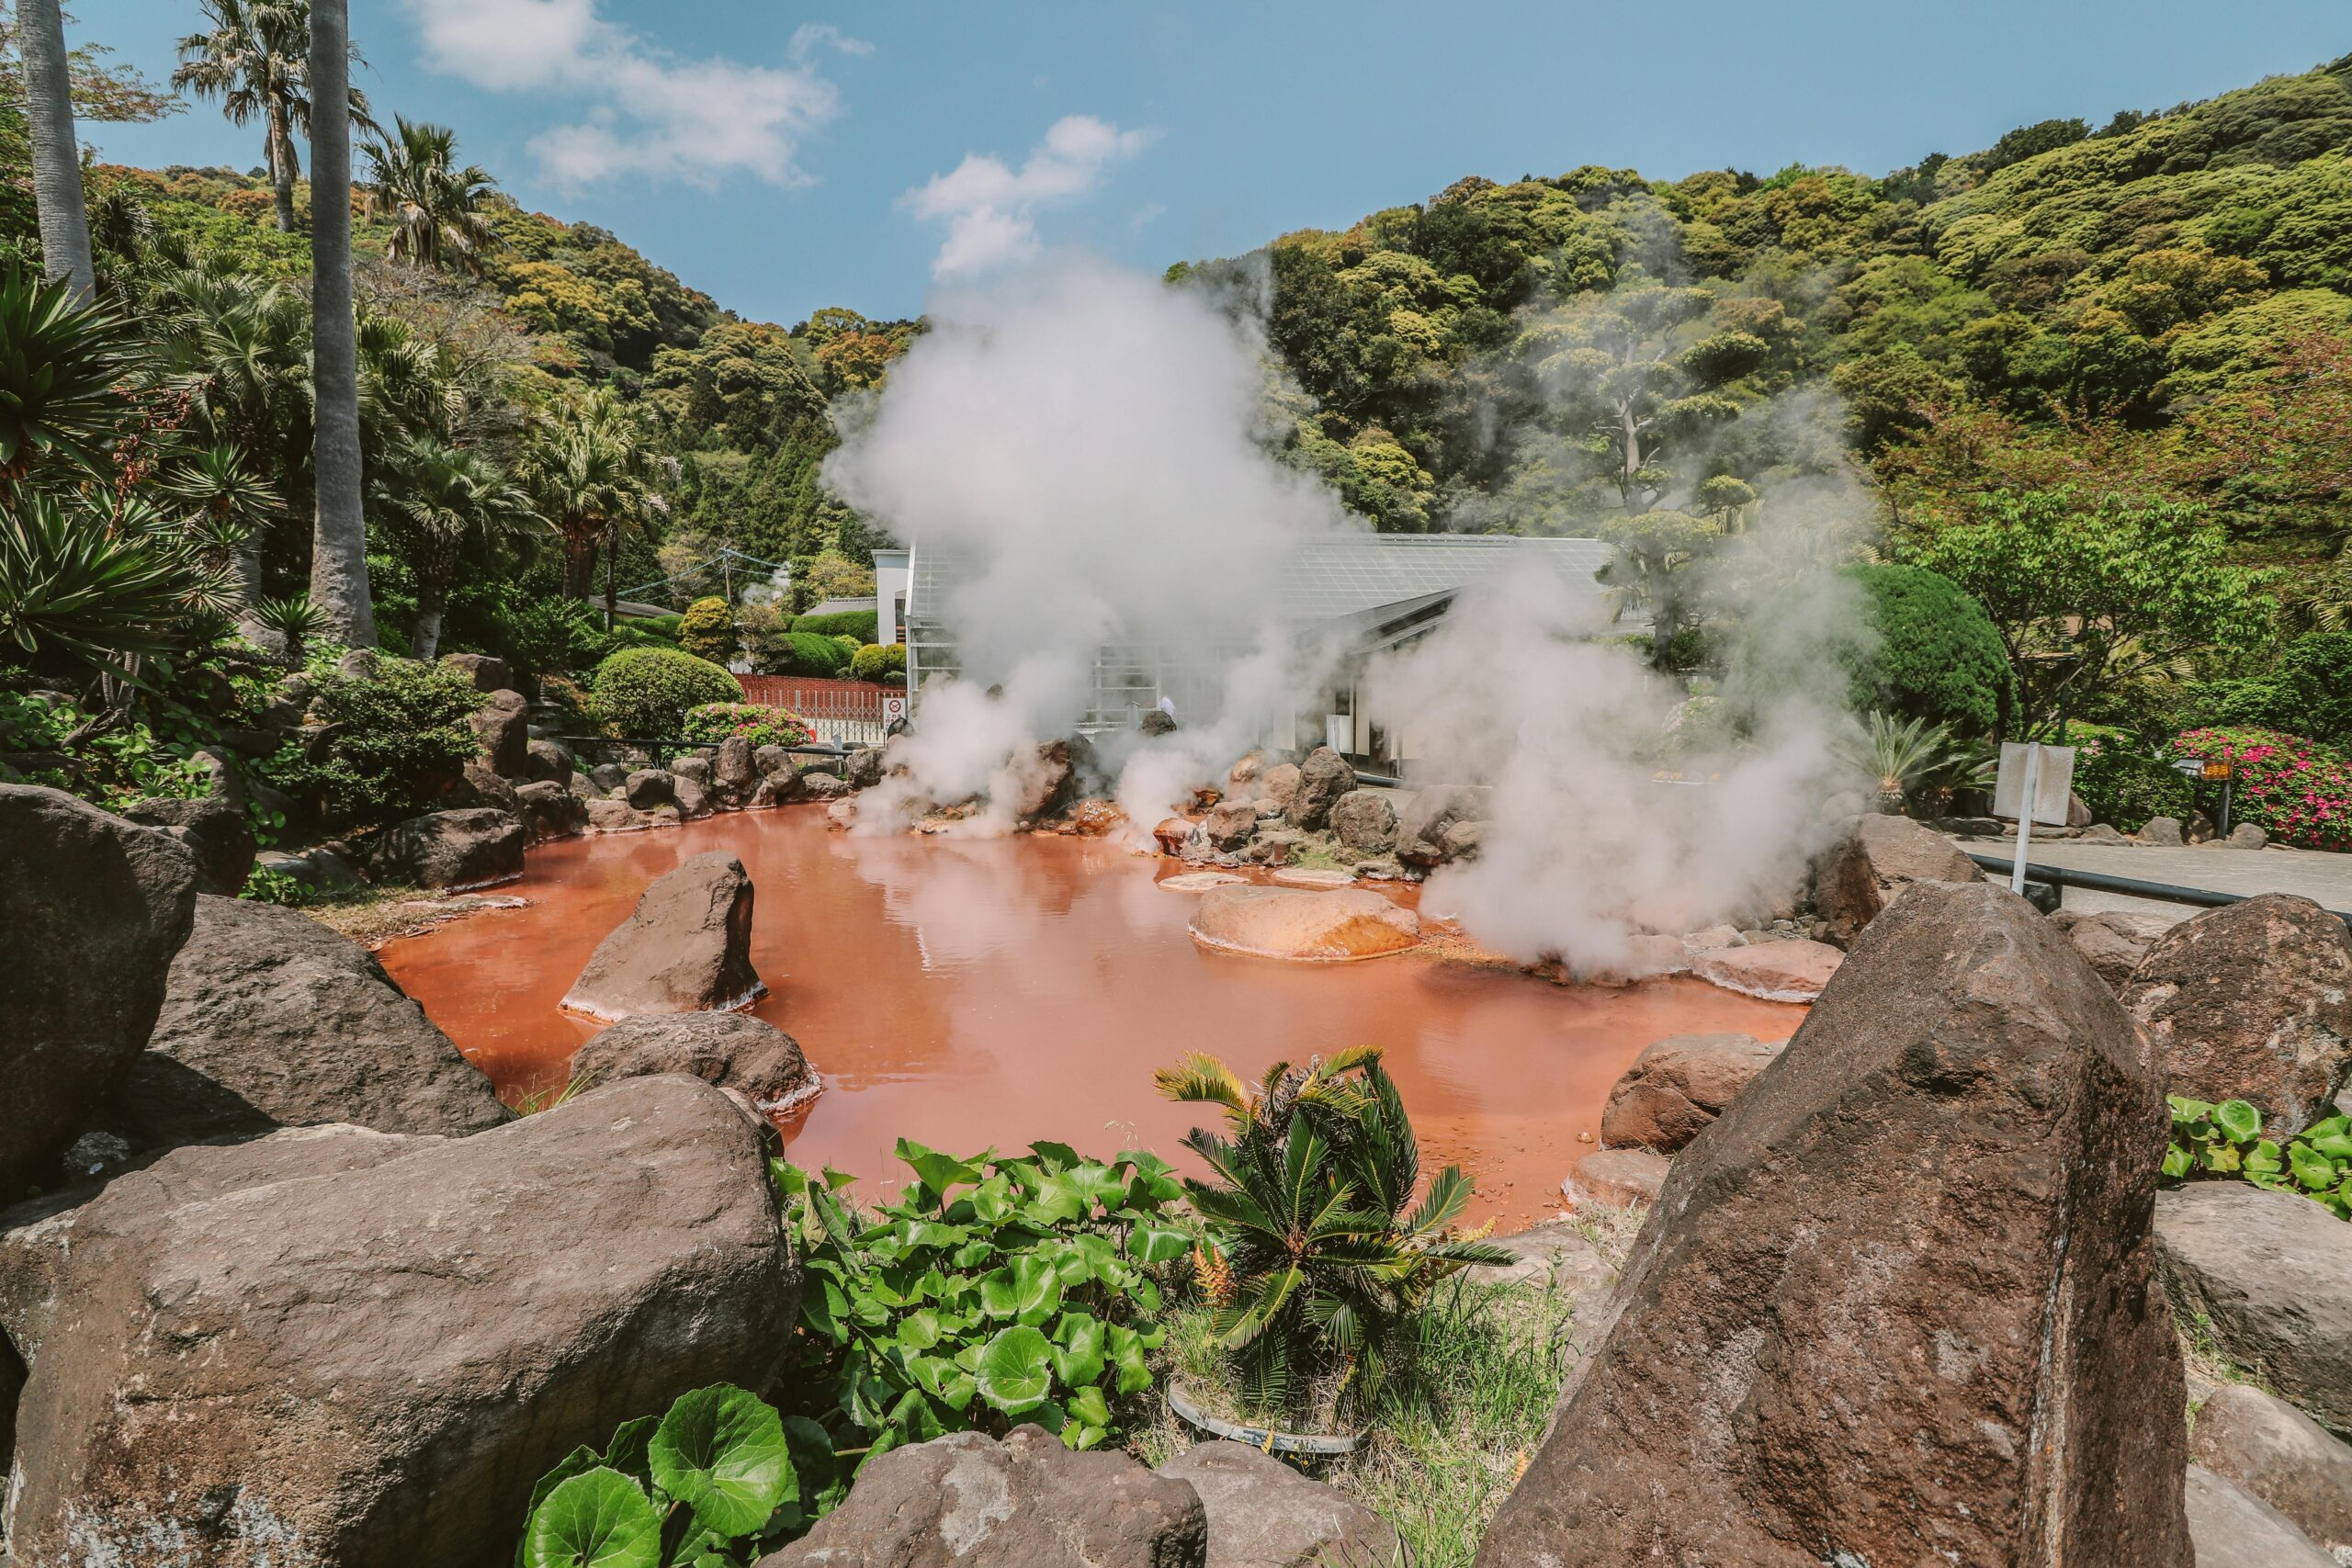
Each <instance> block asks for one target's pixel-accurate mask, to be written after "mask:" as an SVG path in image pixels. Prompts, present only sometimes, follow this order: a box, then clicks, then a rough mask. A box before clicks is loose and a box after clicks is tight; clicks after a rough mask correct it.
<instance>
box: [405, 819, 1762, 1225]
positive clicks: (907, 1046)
mask: <svg viewBox="0 0 2352 1568" xmlns="http://www.w3.org/2000/svg"><path fill="white" fill-rule="evenodd" d="M714 849H724V850H729V851H732V852H734V853H736V854H737V855H739V856H741V859H742V861H743V863H744V865H745V866H746V867H747V868H749V870H750V871H751V874H752V883H753V886H755V887H756V889H757V906H756V911H755V917H754V920H753V926H752V960H753V962H754V963H755V964H757V965H758V968H759V971H760V974H761V976H763V977H764V978H765V979H766V981H767V983H768V986H769V988H770V989H769V995H768V997H767V998H766V999H765V1000H764V1001H763V1002H762V1003H760V1005H759V1007H758V1008H757V1009H756V1011H757V1012H758V1013H759V1015H760V1016H761V1017H763V1018H765V1019H766V1020H768V1021H770V1022H772V1023H774V1024H775V1025H776V1026H777V1027H778V1028H781V1029H783V1030H785V1031H786V1032H789V1033H790V1034H792V1035H793V1036H794V1037H795V1038H797V1040H798V1041H799V1042H800V1043H801V1046H802V1048H803V1049H804V1050H806V1051H807V1052H808V1054H809V1060H810V1061H811V1062H812V1063H814V1064H815V1065H816V1066H817V1067H818V1069H819V1070H820V1072H821V1073H822V1075H823V1077H824V1080H825V1092H824V1094H823V1095H822V1096H821V1097H820V1098H819V1099H818V1100H816V1101H815V1102H814V1103H813V1104H811V1105H810V1106H809V1107H808V1108H807V1109H806V1110H805V1111H802V1112H800V1113H799V1114H798V1115H797V1116H796V1118H795V1119H794V1121H793V1122H792V1123H790V1124H788V1125H787V1127H786V1137H787V1138H788V1139H789V1141H790V1143H791V1154H792V1157H793V1158H794V1159H795V1160H797V1161H800V1162H802V1163H804V1164H807V1165H810V1166H815V1165H820V1164H825V1163H831V1164H832V1165H835V1166H838V1167H840V1168H842V1169H844V1170H848V1171H851V1172H854V1174H856V1175H857V1176H859V1177H861V1178H863V1179H865V1183H866V1184H867V1185H868V1186H869V1187H872V1186H873V1185H874V1184H876V1183H882V1184H886V1185H887V1186H889V1187H895V1186H896V1184H897V1182H898V1179H899V1177H900V1176H901V1175H902V1174H903V1170H902V1168H899V1167H897V1166H896V1165H895V1164H894V1162H893V1161H892V1159H891V1157H890V1149H891V1145H892V1144H893V1142H894V1141H895V1140H896V1139H898V1138H899V1137H900V1136H902V1135H903V1136H906V1137H910V1138H912V1139H914V1140H916V1141H917V1142H919V1143H923V1144H928V1145H932V1146H933V1147H934V1148H944V1149H948V1150H951V1151H953V1152H956V1153H959V1154H968V1153H974V1152H977V1151H978V1150H979V1149H980V1148H982V1147H984V1146H987V1145H996V1146H998V1147H1001V1148H1019V1147H1021V1146H1023V1145H1026V1144H1027V1143H1029V1142H1030V1141H1031V1140H1032V1139H1040V1138H1050V1139H1057V1140H1059V1141H1061V1142H1063V1143H1068V1144H1071V1145H1076V1146H1077V1147H1079V1148H1080V1149H1081V1150H1083V1151H1086V1152H1089V1153H1095V1154H1099V1155H1103V1156H1107V1155H1109V1154H1111V1153H1113V1152H1114V1151H1116V1150H1118V1149H1121V1148H1126V1147H1136V1146H1141V1147H1146V1148H1149V1149H1152V1150H1155V1151H1156V1152H1158V1153H1159V1154H1160V1155H1162V1156H1165V1157H1169V1158H1181V1159H1186V1160H1187V1161H1189V1156H1184V1155H1183V1152H1182V1149H1181V1148H1180V1147H1179V1145H1178V1139H1179V1138H1180V1137H1181V1136H1182V1134H1183V1132H1184V1130H1185V1129H1186V1128H1188V1127H1191V1126H1193V1125H1194V1124H1195V1123H1197V1122H1204V1121H1205V1120H1207V1119H1208V1118H1207V1116H1206V1115H1205V1114H1204V1110H1203V1108H1201V1107H1195V1106H1184V1105H1174V1104H1170V1103H1169V1102H1167V1101H1164V1100H1160V1099H1159V1097H1158V1096H1157V1095H1155V1094H1154V1093H1153V1091H1152V1087H1151V1075H1152V1072H1153V1070H1154V1069H1155V1068H1158V1067H1161V1066H1167V1065H1168V1064H1170V1063H1171V1062H1173V1061H1175V1060H1176V1059H1177V1058H1178V1057H1179V1056H1180V1055H1182V1054H1183V1053H1185V1052H1187V1051H1196V1050H1197V1051H1207V1052H1210V1053H1212V1054H1213V1055H1218V1056H1221V1057H1223V1058H1224V1059H1225V1060H1226V1061H1227V1062H1228V1063H1230V1064H1231V1065H1232V1066H1234V1067H1235V1068H1236V1069H1237V1070H1238V1071H1239V1072H1240V1073H1242V1074H1243V1075H1244V1076H1245V1077H1253V1078H1254V1077H1256V1076H1257V1075H1258V1074H1259V1073H1260V1072H1261V1071H1262V1070H1263V1069H1264V1068H1265V1067H1266V1066H1268V1065H1269V1064H1271V1063H1272V1062H1275V1061H1278V1060H1283V1059H1290V1060H1302V1061H1303V1060H1305V1059H1306V1057H1308V1056H1310V1055H1314V1054H1316V1053H1318V1052H1321V1053H1326V1054H1328V1053H1329V1052H1331V1051H1334V1050H1337V1049H1339V1048H1340V1047H1342V1046H1348V1045H1358V1044H1377V1045H1380V1046H1383V1047H1385V1050H1386V1054H1387V1055H1386V1062H1387V1066H1388V1069H1389V1071H1390V1072H1391V1073H1393V1074H1394V1075H1395V1076H1396V1077H1397V1083H1398V1085H1399V1087H1400V1088H1401V1089H1402V1090H1403V1093H1404V1097H1405V1104H1406V1106H1407V1108H1408V1110H1409V1111H1411V1113H1412V1116H1413V1121H1414V1124H1415V1126H1416V1127H1417V1128H1418V1129H1419V1133H1420V1135H1421V1143H1422V1146H1423V1158H1424V1162H1425V1163H1426V1164H1428V1165H1430V1166H1431V1167H1434V1166H1435V1165H1438V1164H1442V1163H1444V1162H1446V1161H1456V1162H1459V1163H1461V1164H1463V1165H1464V1166H1466V1167H1468V1168H1469V1169H1470V1170H1471V1172H1472V1174H1473V1175H1474V1176H1475V1177H1476V1179H1477V1184H1478V1198H1477V1201H1476V1205H1475V1208H1474V1217H1476V1218H1485V1217H1487V1216H1489V1215H1492V1216H1498V1217H1499V1218H1500V1219H1502V1220H1503V1221H1505V1222H1506V1223H1508V1224H1516V1223H1523V1222H1527V1221H1531V1220H1533V1219H1536V1218H1539V1217H1541V1216H1542V1215H1543V1214H1544V1213H1549V1212H1551V1211H1552V1210H1554V1209H1556V1208H1557V1207H1559V1206H1560V1199H1559V1184H1560V1179H1561V1178H1562V1177H1563V1176H1565V1175H1566V1173H1567V1170H1568V1167H1569V1165H1570V1164H1571V1163H1572V1162H1573V1161H1574V1160H1575V1159H1576V1157H1577V1156H1578V1155H1579V1154H1582V1153H1586V1152H1589V1150H1590V1148H1591V1147H1592V1146H1593V1145H1589V1144H1579V1143H1578V1142H1577V1134H1579V1133H1588V1134H1594V1133H1597V1132H1598V1131H1599V1128H1600V1108H1601V1104H1602V1101H1603V1100H1605V1099H1606V1098H1607V1096H1608V1093H1609V1089H1610V1086H1611V1085H1612V1084H1613V1083H1615V1082H1616V1080H1617V1077H1618V1076H1619V1075H1620V1074H1622V1073H1623V1071H1624V1070H1625V1067H1626V1066H1627V1065H1628V1064H1629V1063H1631V1062H1632V1061H1633V1059H1634V1056H1635V1055H1637V1054H1639V1052H1640V1051H1641V1049H1642V1047H1643V1046H1645V1045H1646V1044H1648V1043H1650V1042H1652V1041H1654V1040H1657V1039H1659V1038H1660V1037H1662V1036H1664V1035H1668V1034H1675V1033H1682V1032H1694V1031H1712V1030H1744V1031H1746V1032H1749V1033H1753V1034H1755V1035H1758V1037H1760V1038H1763V1039H1767V1040H1777V1039H1780V1038H1782V1037H1783V1036H1785V1035H1786V1034H1788V1033H1789V1032H1790V1031H1791V1030H1792V1029H1793V1028H1795V1026H1796V1024H1797V1022H1798V1021H1799V1020H1800V1019H1802V1018H1803V1016H1804V1010H1803V1009H1801V1008H1793V1007H1785V1006H1780V1005H1776V1004H1773V1003H1770V1002H1759V1001H1752V1000H1749V999H1748V998H1744V997H1738V996H1735V995H1733V994H1731V993H1729V992H1727V991H1721V990H1717V989H1715V988H1714V987H1711V986H1707V985H1704V984H1702V983H1700V982H1697V981H1690V980H1668V981H1654V982H1651V983H1649V984H1647V985H1644V986H1639V987H1634V988H1632V989H1628V990H1603V989H1597V988H1591V987H1559V986H1555V985H1552V984H1549V983H1547V982H1545V981H1543V980H1539V979H1534V978H1531V977H1528V976H1521V975H1517V974H1512V973H1508V972H1502V971H1497V970H1490V969H1482V968H1476V967H1471V966H1468V965H1464V964H1450V963H1446V962H1443V961H1441V960H1439V959H1436V958H1433V957H1430V956H1426V955H1423V954H1419V953H1407V954H1403V955H1400V956H1397V957H1390V958H1380V959H1373V960H1370V961H1366V962H1363V963H1356V964H1283V963H1280V962H1275V961H1272V960H1266V959H1254V958H1245V957H1239V956H1236V955H1233V954H1229V953H1212V952H1207V951H1204V950H1203V949H1202V948H1200V947H1198V946H1196V945H1195V944H1194V943H1193V941H1192V940H1191V938H1190V936H1189V935H1188V934H1187V932H1186V929H1185V923H1186V920H1187V919H1188V917H1189V916H1190V914H1191V911H1192V908H1193V901H1194V899H1195V898H1197V897H1199V896H1198V895H1197V894H1187V893H1176V892H1170V891H1168V890H1166V889H1163V888H1161V887H1159V886H1157V878H1158V877H1159V876H1161V875H1166V874H1173V873H1175V872H1178V871H1182V869H1183V868H1182V866H1179V865H1176V864H1175V863H1172V862H1169V861H1161V860H1152V859H1145V858H1141V857H1138V856H1136V855H1134V854H1131V853H1128V852H1125V851H1122V850H1120V849H1118V848H1116V847H1114V846H1113V845H1110V844H1106V843H1104V842H1103V841H1101V840H1081V839H1062V838H1045V837H1033V836H1023V837H1017V838H1009V839H994V840H958V839H948V838H942V837H933V838H890V839H878V838H851V837H847V836H845V835H842V834H839V833H832V832H828V831H827V830H826V827H825V819H824V817H823V815H822V813H821V812H820V811H819V810H818V809H816V808H814V807H793V808H788V809H786V810H781V811H768V812H759V813H754V814H749V815H741V816H729V817H722V818H712V819H708V820H705V821H702V822H696V823H692V824H689V825H688V826H686V827H684V828H682V829H675V830H665V831H656V832H650V833H638V834H629V835H622V836H608V837H598V838H588V839H575V840H569V841H566V842H561V843H555V844H549V845H546V846H543V847H541V848H539V849H537V850H534V851H533V852H532V853H531V863H530V871H529V873H528V874H527V875H526V876H525V878H524V879H523V881H522V882H521V883H519V884H516V885H515V886H512V887H505V888H501V889H500V890H499V891H500V892H502V893H507V892H517V893H520V894H522V895H523V896H524V897H527V898H528V899H530V900H531V902H530V904H529V906H528V907H527V908H520V909H514V910H507V911H500V912H493V913H487V914H481V915H476V916H474V917H472V918H471V919H466V920H463V921H460V922H458V923H457V924H454V925H449V926H445V927H442V928H441V929H440V930H438V931H432V932H430V933H428V934H426V935H424V936H418V937H412V938H408V939H406V940H404V941H400V942H392V943H390V944H389V945H387V946H386V947H385V948H384V950H383V952H382V953H381V954H380V957H381V958H382V960H383V963H384V966H385V967H386V968H387V969H389V970H390V972H391V974H392V976H393V978H395V979H397V980H398V981H399V982H400V983H401V986H402V987H404V988H405V989H406V990H407V991H408V993H409V994H410V995H411V996H413V997H414V998H417V1000H419V1001H420V1002H422V1003H423V1004H424V1010H425V1011H426V1012H427V1013H428V1014H429V1015H430V1016H431V1017H432V1019H433V1021H435V1023H437V1024H439V1025H440V1026H441V1027H442V1028H443V1029H444V1030H446V1031H447V1032H448V1033H449V1035H450V1037H451V1038H452V1039H454V1040H455V1041H457V1043H458V1045H459V1046H460V1047H462V1048H463V1049H464V1051H465V1053H466V1055H468V1056H469V1057H471V1058H472V1059H473V1061H474V1062H475V1063H476V1065H478V1066H481V1068H482V1070H483V1071H485V1072H487V1073H488V1074H489V1075H490V1076H491V1077H492V1079H494V1080H495V1081H496V1082H497V1084H498V1086H499V1089H500V1091H501V1092H502V1093H503V1094H504V1095H506V1097H507V1098H508V1099H509V1100H514V1099H516V1098H518V1097H520V1096H522V1095H525V1094H527V1093H531V1092H534V1091H537V1090H542V1089H549V1088H553V1087H557V1086H560V1084H561V1083H562V1082H563V1080H564V1078H565V1077H566V1072H565V1068H566V1064H567V1063H568V1062H569V1061H570V1059H571V1055H572V1053H573V1052H574V1051H576V1050H578V1049H579V1046H580V1043H581V1042H582V1041H583V1040H585V1039H586V1038H587V1037H588V1036H589V1035H590V1034H591V1033H593V1032H594V1030H595V1028H596V1026H595V1025H594V1024H593V1023H592V1022H590V1021H587V1020H585V1019H577V1018H573V1017H571V1016H570V1015H568V1014H565V1013H563V1012H560V1011H559V1010H557V1006H556V1004H557V1001H558V999H559V998H560V997H561V996H562V994H563V992H564V990H565V989H566V988H567V987H569V986H570V985H571V981H572V980H573V978H575V977H576V976H578V974H579V973H580V968H581V965H582V964H585V963H586V962H587V959H588V955H589V953H591V952H592V951H593V950H594V947H595V945H596V943H597V942H600V941H602V940H603V938H604V937H605V933H606V932H608V931H611V930H612V929H613V927H614V926H616V925H617V924H618V923H619V922H620V921H621V920H622V919H626V918H627V917H628V912H629V909H630V908H631V907H632V906H633V905H634V904H635V902H636V899H637V897H638V895H639V892H641V891H642V890H643V889H644V887H645V885H646V884H647V883H648V882H650V881H651V880H652V879H653V878H654V877H656V876H659V875H661V874H662V873H663V872H665V871H668V870H670V869H671V868H672V867H673V866H675V865H676V864H677V863H679V862H681V861H683V860H684V859H685V858H686V857H687V856H689V855H694V854H699V853H701V852H704V851H706V850H714ZM1400 894H1401V896H1404V897H1409V896H1410V895H1409V892H1408V891H1405V890H1400Z"/></svg>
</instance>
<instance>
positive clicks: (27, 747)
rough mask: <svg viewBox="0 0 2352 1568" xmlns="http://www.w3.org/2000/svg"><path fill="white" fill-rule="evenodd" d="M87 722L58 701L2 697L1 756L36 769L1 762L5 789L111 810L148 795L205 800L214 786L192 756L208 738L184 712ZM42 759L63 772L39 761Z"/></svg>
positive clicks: (55, 697) (48, 696) (51, 696)
mask: <svg viewBox="0 0 2352 1568" xmlns="http://www.w3.org/2000/svg"><path fill="white" fill-rule="evenodd" d="M89 717H90V716H89V715H88V714H86V713H85V712H84V711H83V710H82V709H81V708H80V707H78V706H76V705H74V704H73V703H72V702H70V701H68V700H67V699H66V698H64V697H63V696H62V695H59V694H55V693H31V694H28V693H22V692H8V691H0V753H16V754H17V755H18V756H19V757H21V758H24V759H25V760H26V761H28V763H30V764H31V765H29V766H27V767H24V768H17V767H12V766H10V765H9V764H8V763H6V762H5V761H0V783H6V784H45V785H47V786H48V787H50V788H51V789H62V790H64V791H65V792H67V793H68V794H71V795H81V796H82V797H83V798H85V799H86V800H91V801H95V802H96V803H97V804H99V805H102V806H106V807H113V808H119V807H124V806H127V805H129V804H130V802H132V801H134V800H138V799H141V798H142V797H145V796H150V795H199V794H202V793H203V791H204V788H205V785H206V784H207V782H208V781H207V779H206V777H205V774H204V773H203V771H202V770H201V769H200V768H198V766H196V764H194V763H193V762H191V761H188V755H189V753H190V752H191V751H192V750H194V749H195V747H196V745H197V744H198V741H199V740H200V739H204V738H205V737H204V736H203V735H202V734H201V732H200V731H199V728H198V721H197V716H195V715H194V714H191V713H189V712H188V711H187V709H186V708H182V707H177V706H168V707H161V708H160V710H159V711H158V712H157V713H156V715H155V716H154V722H153V724H150V723H148V722H145V721H142V720H140V719H135V718H127V719H125V720H124V721H123V722H121V723H119V724H114V725H110V726H104V727H92V726H89V725H88V720H89ZM158 727H161V728H162V729H163V731H164V733H162V734H159V733H158V732H157V730H158ZM85 728H87V731H88V732H87V733H86V734H85V735H84V736H83V738H82V739H80V740H79V741H78V742H75V741H74V736H75V734H76V732H77V731H83V730H85ZM28 754H29V755H28ZM44 754H46V755H47V756H48V757H52V758H55V759H56V762H57V763H62V764H63V765H62V766H61V765H54V764H51V765H41V763H40V761H35V760H36V759H40V758H42V757H43V755H44Z"/></svg>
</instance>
